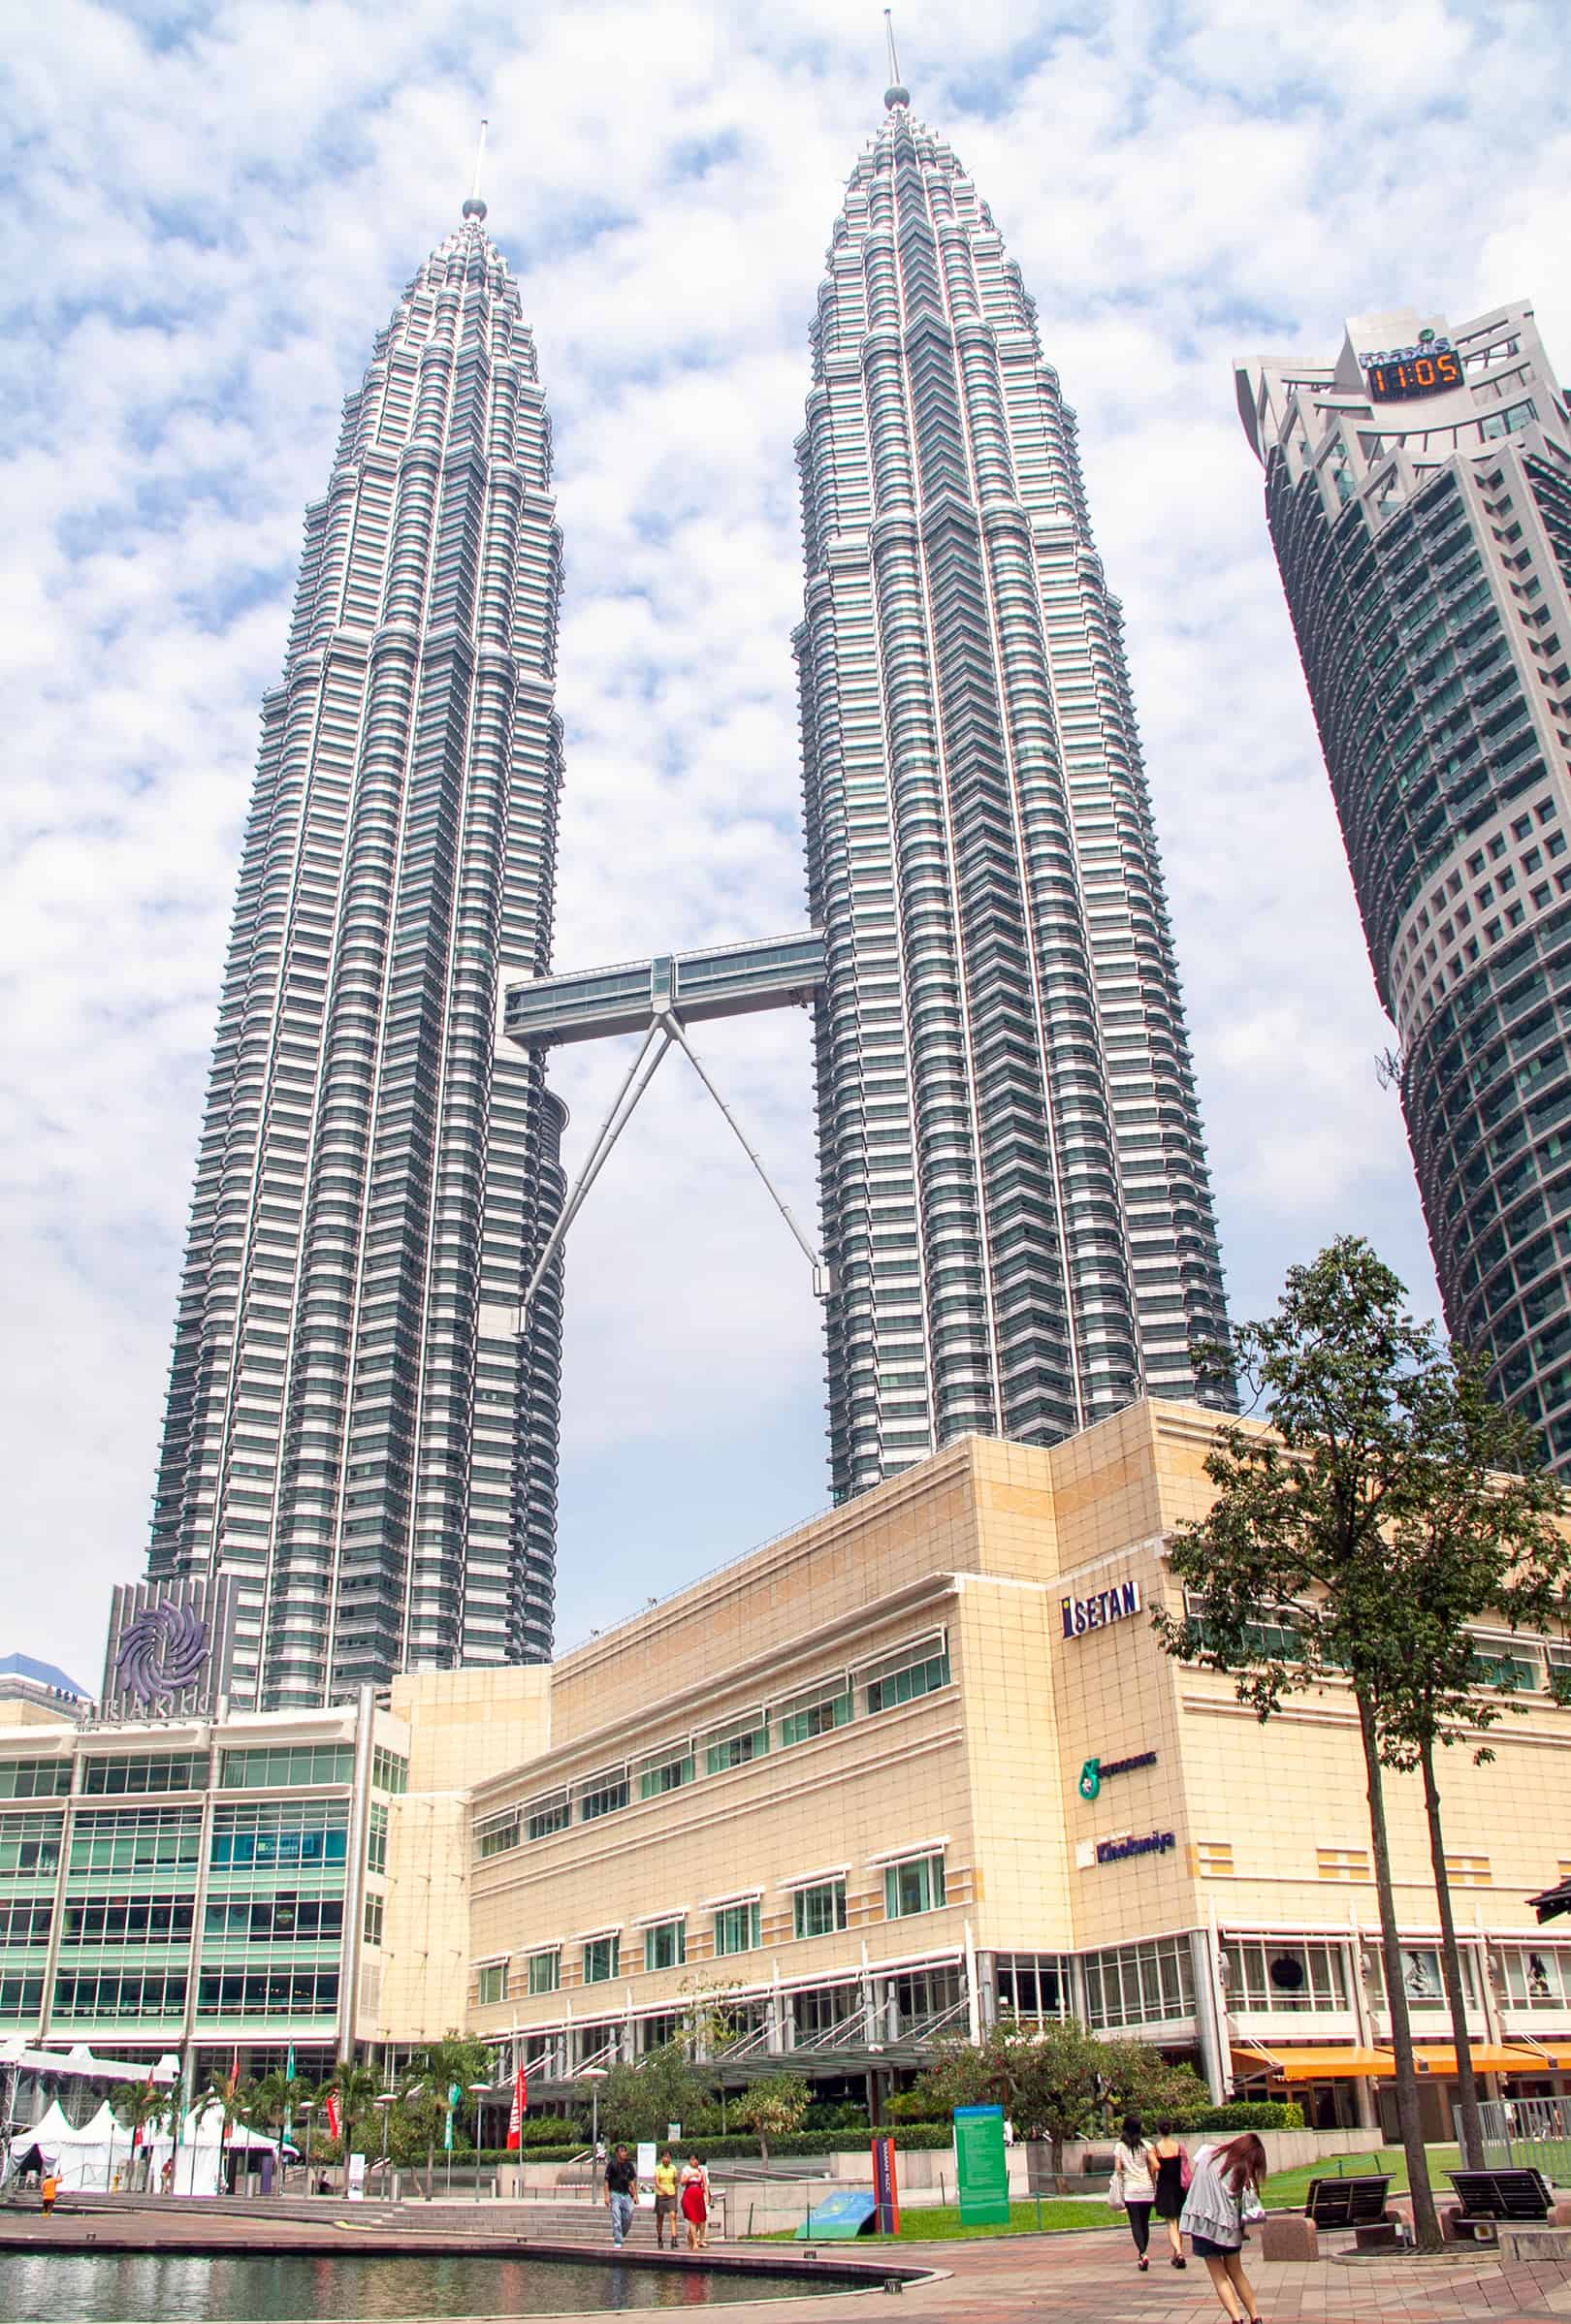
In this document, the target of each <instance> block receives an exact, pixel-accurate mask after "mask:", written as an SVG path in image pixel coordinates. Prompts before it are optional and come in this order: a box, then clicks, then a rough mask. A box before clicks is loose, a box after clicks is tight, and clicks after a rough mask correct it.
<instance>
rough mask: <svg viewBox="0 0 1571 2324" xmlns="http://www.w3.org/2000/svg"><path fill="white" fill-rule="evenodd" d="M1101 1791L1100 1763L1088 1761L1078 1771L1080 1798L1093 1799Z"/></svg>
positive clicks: (1098, 1760)
mask: <svg viewBox="0 0 1571 2324" xmlns="http://www.w3.org/2000/svg"><path fill="white" fill-rule="evenodd" d="M1101 1789H1102V1762H1101V1760H1100V1759H1088V1760H1087V1761H1086V1763H1085V1766H1084V1767H1082V1768H1081V1769H1080V1798H1081V1799H1095V1798H1096V1796H1097V1794H1098V1793H1099V1792H1100V1791H1101Z"/></svg>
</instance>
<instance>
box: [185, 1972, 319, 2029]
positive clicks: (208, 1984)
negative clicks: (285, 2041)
mask: <svg viewBox="0 0 1571 2324" xmlns="http://www.w3.org/2000/svg"><path fill="white" fill-rule="evenodd" d="M181 1983H182V1985H183V1983H184V1980H183V1979H182V1980H181ZM337 2011H338V1972H337V1969H301V1968H284V1967H274V1968H269V1969H204V1970H203V1971H202V1973H201V1975H200V1976H199V1978H198V1979H197V2014H198V2016H199V2017H203V2018H333V2017H337Z"/></svg>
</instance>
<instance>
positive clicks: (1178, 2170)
mask: <svg viewBox="0 0 1571 2324" xmlns="http://www.w3.org/2000/svg"><path fill="white" fill-rule="evenodd" d="M1151 2153H1152V2156H1153V2158H1154V2160H1155V2162H1156V2215H1157V2217H1158V2218H1159V2219H1160V2220H1161V2221H1162V2223H1163V2225H1164V2226H1165V2227H1166V2229H1167V2231H1168V2260H1169V2264H1170V2266H1172V2267H1174V2268H1183V2267H1187V2266H1188V2264H1189V2263H1188V2261H1187V2260H1186V2259H1185V2258H1184V2239H1183V2237H1182V2236H1181V2235H1180V2234H1179V2232H1178V2217H1179V2213H1181V2212H1182V2210H1183V2208H1184V2197H1185V2195H1186V2194H1187V2193H1188V2191H1189V2173H1190V2162H1189V2156H1188V2154H1187V2153H1186V2152H1185V2151H1184V2143H1183V2141H1182V2139H1181V2138H1180V2137H1179V2136H1178V2133H1177V2131H1176V2130H1175V2129H1174V2127H1173V2125H1172V2123H1171V2122H1170V2121H1167V2120H1163V2121H1161V2122H1159V2123H1158V2124H1157V2137H1156V2145H1155V2146H1154V2147H1153V2148H1152V2149H1151Z"/></svg>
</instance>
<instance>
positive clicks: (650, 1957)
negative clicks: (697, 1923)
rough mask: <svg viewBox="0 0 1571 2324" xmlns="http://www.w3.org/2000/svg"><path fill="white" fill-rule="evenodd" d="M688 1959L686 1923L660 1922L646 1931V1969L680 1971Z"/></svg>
mask: <svg viewBox="0 0 1571 2324" xmlns="http://www.w3.org/2000/svg"><path fill="white" fill-rule="evenodd" d="M687 1958H688V1924H687V1922H686V1921H660V1922H657V1925H656V1926H654V1927H653V1928H646V1929H645V1931H644V1967H645V1968H646V1969H680V1968H681V1967H682V1966H683V1964H684V1963H685V1962H686V1960H687Z"/></svg>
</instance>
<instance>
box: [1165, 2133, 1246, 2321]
mask: <svg viewBox="0 0 1571 2324" xmlns="http://www.w3.org/2000/svg"><path fill="white" fill-rule="evenodd" d="M1265 2177H1266V2149H1265V2148H1264V2147H1263V2146H1262V2145H1261V2143H1260V2141H1259V2139H1258V2138H1256V2136H1255V2134H1254V2132H1253V2131H1252V2130H1246V2131H1243V2132H1242V2133H1241V2134H1240V2135H1239V2136H1238V2137H1237V2138H1235V2139H1229V2141H1228V2142H1227V2145H1226V2146H1224V2147H1211V2146H1205V2147H1202V2148H1201V2149H1200V2150H1199V2151H1198V2153H1197V2154H1196V2156H1195V2171H1194V2177H1193V2178H1192V2179H1191V2181H1190V2184H1189V2192H1188V2194H1187V2195H1186V2196H1185V2197H1184V2211H1183V2220H1182V2225H1183V2230H1184V2233H1185V2234H1186V2235H1187V2236H1188V2238H1189V2241H1190V2245H1191V2247H1192V2249H1193V2250H1194V2253H1195V2256H1196V2258H1197V2259H1202V2260H1203V2261H1204V2262H1205V2269H1206V2273H1207V2275H1208V2276H1210V2278H1211V2288H1212V2290H1213V2291H1214V2292H1215V2294H1216V2296H1217V2298H1218V2299H1219V2300H1220V2301H1221V2303H1222V2308H1223V2312H1224V2314H1225V2315H1227V2316H1228V2318H1229V2319H1230V2324H1261V2315H1260V2309H1259V2308H1257V2306H1256V2304H1255V2287H1254V2285H1253V2284H1252V2283H1251V2282H1250V2280H1249V2278H1248V2276H1246V2275H1245V2274H1244V2265H1243V2240H1244V2221H1245V2220H1246V2219H1259V2218H1262V2217H1264V2215H1265V2213H1264V2212H1263V2210H1262V2207H1261V2201H1260V2186H1261V2181H1263V2180H1264V2178H1265Z"/></svg>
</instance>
